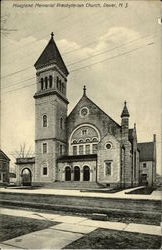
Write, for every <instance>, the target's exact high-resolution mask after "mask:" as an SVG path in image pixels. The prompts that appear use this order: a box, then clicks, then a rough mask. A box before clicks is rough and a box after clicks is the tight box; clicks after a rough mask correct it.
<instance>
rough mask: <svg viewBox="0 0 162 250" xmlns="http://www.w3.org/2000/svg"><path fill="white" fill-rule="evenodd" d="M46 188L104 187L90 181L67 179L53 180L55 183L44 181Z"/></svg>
mask: <svg viewBox="0 0 162 250" xmlns="http://www.w3.org/2000/svg"><path fill="white" fill-rule="evenodd" d="M43 187H44V188H53V189H76V190H78V189H79V190H80V189H99V188H104V186H103V185H102V184H99V183H96V182H89V181H83V182H80V181H66V182H59V181H58V182H53V183H44V184H43Z"/></svg>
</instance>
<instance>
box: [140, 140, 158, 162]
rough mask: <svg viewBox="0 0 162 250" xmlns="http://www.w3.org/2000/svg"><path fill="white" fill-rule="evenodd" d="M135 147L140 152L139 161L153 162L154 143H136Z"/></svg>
mask: <svg viewBox="0 0 162 250" xmlns="http://www.w3.org/2000/svg"><path fill="white" fill-rule="evenodd" d="M137 147H138V149H139V151H140V154H139V158H140V161H153V160H154V142H143V143H138V144H137Z"/></svg>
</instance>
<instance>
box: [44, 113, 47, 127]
mask: <svg viewBox="0 0 162 250" xmlns="http://www.w3.org/2000/svg"><path fill="white" fill-rule="evenodd" d="M43 127H47V115H43Z"/></svg>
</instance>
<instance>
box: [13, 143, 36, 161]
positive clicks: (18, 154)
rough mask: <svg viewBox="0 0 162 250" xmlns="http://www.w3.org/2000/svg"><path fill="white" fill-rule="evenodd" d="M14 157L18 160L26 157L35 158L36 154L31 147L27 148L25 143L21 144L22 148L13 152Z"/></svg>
mask: <svg viewBox="0 0 162 250" xmlns="http://www.w3.org/2000/svg"><path fill="white" fill-rule="evenodd" d="M12 156H13V157H14V158H15V159H16V158H26V157H33V156H34V152H33V151H32V147H31V146H27V144H26V143H25V142H23V143H22V144H20V148H19V149H18V150H15V151H14V152H12Z"/></svg>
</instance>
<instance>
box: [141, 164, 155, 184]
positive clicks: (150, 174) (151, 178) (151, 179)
mask: <svg viewBox="0 0 162 250" xmlns="http://www.w3.org/2000/svg"><path fill="white" fill-rule="evenodd" d="M144 163H146V167H143V164H144ZM154 169H155V167H154V163H153V162H152V161H143V162H140V176H141V175H142V174H147V182H148V185H149V186H152V185H153V184H154V183H155V171H154Z"/></svg>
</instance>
